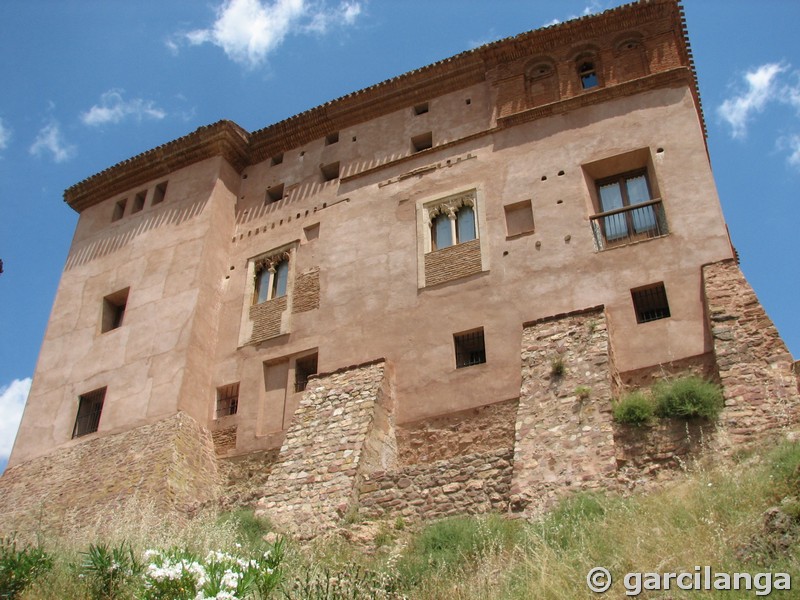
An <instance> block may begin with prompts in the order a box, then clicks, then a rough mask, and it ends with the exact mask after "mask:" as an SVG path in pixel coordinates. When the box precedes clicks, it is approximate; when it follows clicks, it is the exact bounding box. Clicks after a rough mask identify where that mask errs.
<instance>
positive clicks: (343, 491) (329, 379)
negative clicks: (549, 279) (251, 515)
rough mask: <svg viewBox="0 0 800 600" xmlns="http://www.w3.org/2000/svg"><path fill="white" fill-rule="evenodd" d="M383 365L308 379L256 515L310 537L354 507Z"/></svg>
mask: <svg viewBox="0 0 800 600" xmlns="http://www.w3.org/2000/svg"><path fill="white" fill-rule="evenodd" d="M383 379H384V362H383V361H380V362H377V363H373V364H367V365H364V366H360V367H354V368H349V369H346V370H342V371H338V372H334V373H332V374H328V375H320V376H319V377H317V378H314V379H311V380H310V381H309V383H308V387H307V388H306V391H305V393H304V394H303V397H302V399H301V400H300V404H299V406H298V407H297V410H296V411H295V413H294V417H293V418H292V422H291V424H290V425H289V429H288V431H287V433H286V438H285V440H284V442H283V445H282V447H281V450H280V454H279V457H278V461H277V462H276V464H275V465H274V466H273V467H272V473H271V474H270V477H269V479H268V480H267V482H266V485H265V487H264V489H263V491H262V498H261V500H259V502H258V510H257V513H258V514H264V515H266V516H268V517H269V518H270V519H271V520H272V522H273V523H275V524H276V525H277V526H278V527H281V528H285V529H290V530H293V531H294V532H295V533H296V534H298V535H300V536H311V535H314V534H315V533H318V532H319V531H322V530H324V529H327V528H330V527H332V526H333V525H335V524H336V523H337V522H338V521H339V520H340V519H341V517H342V516H344V514H346V513H347V512H348V510H351V509H352V508H353V507H354V506H355V502H356V496H357V489H358V485H357V483H358V482H357V478H358V477H359V475H360V470H359V468H360V464H361V461H362V455H363V452H364V448H365V445H366V442H367V439H368V436H369V434H370V430H371V426H372V424H373V420H374V416H375V407H376V406H377V405H378V404H380V403H381V400H382V398H381V392H382V390H383V389H384V386H383Z"/></svg>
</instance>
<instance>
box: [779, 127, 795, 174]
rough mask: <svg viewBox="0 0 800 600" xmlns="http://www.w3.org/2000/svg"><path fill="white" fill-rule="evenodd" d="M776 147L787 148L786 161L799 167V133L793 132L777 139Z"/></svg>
mask: <svg viewBox="0 0 800 600" xmlns="http://www.w3.org/2000/svg"><path fill="white" fill-rule="evenodd" d="M778 148H779V149H782V150H789V156H788V157H787V159H786V160H787V162H788V163H789V164H790V165H792V166H793V167H797V168H800V135H797V134H794V135H790V136H787V137H785V138H781V139H780V140H778Z"/></svg>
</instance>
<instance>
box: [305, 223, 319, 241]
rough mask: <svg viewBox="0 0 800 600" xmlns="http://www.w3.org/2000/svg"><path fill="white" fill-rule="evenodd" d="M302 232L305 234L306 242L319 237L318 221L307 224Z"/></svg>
mask: <svg viewBox="0 0 800 600" xmlns="http://www.w3.org/2000/svg"><path fill="white" fill-rule="evenodd" d="M303 234H304V235H305V238H306V241H307V242H313V241H314V240H316V239H317V238H319V223H315V224H314V225H309V226H308V227H303Z"/></svg>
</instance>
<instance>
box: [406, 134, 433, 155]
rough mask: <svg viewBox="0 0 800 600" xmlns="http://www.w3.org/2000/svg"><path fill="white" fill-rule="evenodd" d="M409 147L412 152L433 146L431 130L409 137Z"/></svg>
mask: <svg viewBox="0 0 800 600" xmlns="http://www.w3.org/2000/svg"><path fill="white" fill-rule="evenodd" d="M411 147H412V149H413V150H414V152H422V151H423V150H428V149H430V148H433V132H431V131H429V132H427V133H422V134H420V135H415V136H414V137H412V138H411Z"/></svg>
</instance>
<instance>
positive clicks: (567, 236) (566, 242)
mask: <svg viewBox="0 0 800 600" xmlns="http://www.w3.org/2000/svg"><path fill="white" fill-rule="evenodd" d="M571 239H572V236H571V235H569V234H567V235H565V236H564V243H565V244H569V241H570V240H571Z"/></svg>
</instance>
